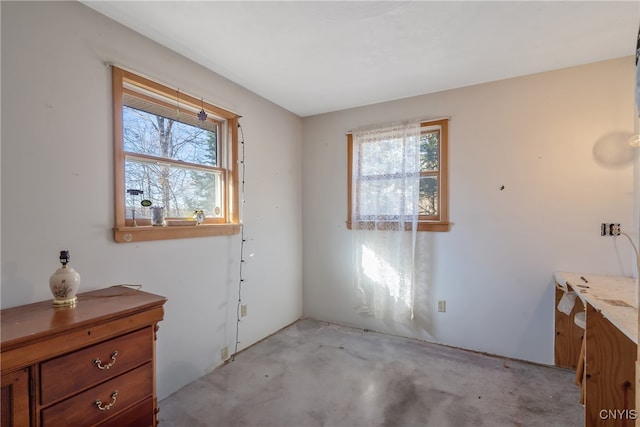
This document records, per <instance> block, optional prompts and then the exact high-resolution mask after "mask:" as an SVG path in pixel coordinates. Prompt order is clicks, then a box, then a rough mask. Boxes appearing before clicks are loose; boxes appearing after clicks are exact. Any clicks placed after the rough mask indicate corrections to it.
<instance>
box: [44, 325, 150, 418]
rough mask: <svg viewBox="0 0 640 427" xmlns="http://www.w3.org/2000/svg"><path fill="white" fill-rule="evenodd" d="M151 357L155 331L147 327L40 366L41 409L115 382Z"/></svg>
mask: <svg viewBox="0 0 640 427" xmlns="http://www.w3.org/2000/svg"><path fill="white" fill-rule="evenodd" d="M152 357H153V329H152V328H151V327H147V328H144V329H141V330H139V331H136V332H132V333H130V334H127V335H123V336H121V337H118V338H114V339H112V340H109V341H105V342H103V343H100V344H96V345H94V346H91V347H87V348H85V349H82V350H79V351H76V352H73V353H70V354H66V355H64V356H60V357H57V358H55V359H52V360H49V361H47V362H44V363H41V364H40V402H41V405H42V406H46V405H48V404H49V403H52V402H55V401H57V400H60V399H62V398H65V397H67V396H70V395H71V394H73V393H76V392H77V391H78V390H83V389H86V388H89V387H92V386H94V385H96V384H99V383H101V382H103V381H106V380H109V379H111V378H114V377H116V376H118V375H120V374H122V373H123V372H126V371H128V370H130V369H132V368H135V367H136V366H139V365H141V364H143V363H145V362H147V361H150V360H151V359H152ZM101 368H102V369H101Z"/></svg>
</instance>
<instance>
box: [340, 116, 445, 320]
mask: <svg viewBox="0 0 640 427" xmlns="http://www.w3.org/2000/svg"><path fill="white" fill-rule="evenodd" d="M447 125H448V121H447V120H438V121H429V122H420V121H408V122H402V123H393V124H389V125H381V126H373V127H368V128H362V129H357V130H355V131H354V132H352V133H351V134H350V135H349V136H348V150H349V151H348V159H349V168H348V176H349V183H348V188H349V199H348V200H349V202H348V209H349V216H348V220H347V226H348V228H349V229H351V230H352V232H353V256H354V259H353V266H354V290H355V298H356V310H357V312H359V313H360V314H364V315H370V316H373V317H375V318H377V319H384V320H387V321H400V322H403V321H407V320H410V319H413V318H414V303H415V300H416V288H417V287H416V280H417V277H418V275H417V274H416V266H417V265H418V264H417V262H416V259H417V258H418V257H419V256H420V254H418V249H419V248H418V240H419V239H418V234H417V232H418V231H425V230H433V231H448V230H449V222H448V209H447V182H446V177H447V176H446V173H447V130H448V126H447Z"/></svg>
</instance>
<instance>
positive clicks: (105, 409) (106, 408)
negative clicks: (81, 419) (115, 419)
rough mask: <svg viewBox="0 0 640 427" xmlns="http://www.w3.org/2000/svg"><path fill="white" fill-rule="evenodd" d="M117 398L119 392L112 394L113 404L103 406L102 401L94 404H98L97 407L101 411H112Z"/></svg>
mask: <svg viewBox="0 0 640 427" xmlns="http://www.w3.org/2000/svg"><path fill="white" fill-rule="evenodd" d="M117 398H118V390H116V391H114V392H113V393H111V403H109V404H107V405H104V406H103V405H102V400H100V399H98V400H96V401H95V402H94V403H95V404H96V406H97V407H98V409H99V410H101V411H108V410H109V409H111V407H112V406H113V405H115V404H116V399H117Z"/></svg>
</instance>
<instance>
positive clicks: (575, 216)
mask: <svg viewBox="0 0 640 427" xmlns="http://www.w3.org/2000/svg"><path fill="white" fill-rule="evenodd" d="M470 72H471V71H470ZM633 75H634V60H633V58H632V57H629V58H623V59H619V60H613V61H607V62H602V63H596V64H591V65H586V66H581V67H576V68H571V69H565V70H560V71H554V72H549V73H544V74H538V75H532V76H527V77H522V78H515V79H510V80H504V81H499V82H494V83H489V84H483V85H478V86H472V87H467V88H462V89H457V90H449V91H445V92H440V93H436V94H431V95H424V96H417V97H413V98H409V99H403V100H398V101H394V102H387V103H382V104H377V105H371V106H367V107H362V108H355V109H350V110H346V111H339V112H334V113H329V114H324V115H319V116H314V117H308V118H304V119H303V144H304V146H303V151H302V159H303V162H302V168H303V171H304V183H303V230H304V312H305V315H308V316H310V317H315V318H318V319H321V320H326V321H331V322H338V323H342V324H348V325H353V326H357V327H362V328H369V329H373V330H378V331H384V332H389V333H394V334H400V335H405V336H411V337H416V338H420V339H426V340H431V341H437V342H442V343H446V344H449V345H454V346H459V347H464V348H468V349H473V350H479V351H484V352H489V353H495V354H500V355H506V356H509V357H514V358H520V359H526V360H531V361H535V362H541V363H549V364H551V363H553V314H554V311H553V310H554V291H553V272H554V271H556V270H566V271H576V272H584V273H600V274H621V275H634V274H635V271H634V269H633V263H632V261H633V252H632V249H631V247H630V246H629V244H628V242H627V241H626V239H624V238H619V239H613V238H605V237H601V236H600V223H601V222H620V223H621V224H622V227H623V229H626V230H627V231H629V232H632V233H636V234H637V232H636V231H635V230H634V218H633V203H634V201H633V191H634V189H633V157H634V153H633V151H632V150H631V148H629V147H628V146H627V145H626V140H627V138H628V137H629V136H630V135H631V133H632V131H633V120H632V119H633ZM442 116H451V118H452V120H451V124H450V167H451V172H450V194H451V197H450V199H451V204H450V208H451V209H450V212H451V215H450V219H451V221H452V222H453V226H452V228H451V231H450V232H448V233H421V235H420V236H421V240H422V242H421V247H422V256H421V262H422V267H423V268H424V269H426V270H427V271H428V273H429V274H428V277H427V279H426V280H425V281H424V282H422V283H420V284H419V294H420V298H419V299H420V301H419V303H418V307H417V317H416V320H415V321H413V322H405V323H402V324H398V323H396V324H394V323H390V322H382V321H379V320H375V319H371V318H367V317H360V316H359V315H358V314H356V313H355V311H354V310H353V307H354V306H355V305H356V304H355V299H354V297H353V292H352V274H351V270H352V267H351V261H352V257H351V245H352V242H351V234H350V232H349V231H348V230H347V229H346V226H345V220H346V216H347V213H346V210H347V206H346V203H347V192H346V188H347V187H346V186H347V183H346V179H347V165H346V136H345V133H346V132H347V131H349V130H351V129H354V128H357V127H358V126H362V125H367V124H375V123H384V122H388V121H393V120H401V119H410V118H434V117H442ZM503 185H504V187H505V188H504V190H502V191H501V190H500V187H501V186H503ZM440 299H444V300H446V301H447V312H446V313H438V312H436V307H437V305H436V302H437V300H440Z"/></svg>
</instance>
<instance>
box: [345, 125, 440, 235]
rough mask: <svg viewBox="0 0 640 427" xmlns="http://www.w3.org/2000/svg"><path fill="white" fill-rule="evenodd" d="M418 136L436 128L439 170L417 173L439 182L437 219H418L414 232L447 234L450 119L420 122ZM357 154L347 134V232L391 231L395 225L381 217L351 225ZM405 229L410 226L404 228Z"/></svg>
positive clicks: (358, 221)
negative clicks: (367, 230) (354, 168)
mask: <svg viewBox="0 0 640 427" xmlns="http://www.w3.org/2000/svg"><path fill="white" fill-rule="evenodd" d="M420 127H421V129H424V131H422V130H421V133H428V132H429V131H430V129H433V128H434V127H439V129H440V141H439V144H438V148H439V159H438V170H437V172H436V171H420V176H421V177H423V176H436V177H437V180H438V190H437V192H438V193H437V194H438V215H420V216H418V221H417V231H450V230H451V223H450V222H449V180H448V176H449V119H446V118H445V119H438V120H428V121H423V122H420ZM355 155H356V153H354V148H353V134H352V133H348V134H347V215H348V216H347V222H346V223H347V229H349V230H354V229H356V230H361V229H374V228H376V227H377V228H381V227H382V228H386V229H388V228H393V225H394V224H395V222H393V221H385V220H384V217H383V216H379V217H377V220H376V221H372V220H367V219H360V220H357V221H356V223H355V224H354V223H353V221H352V214H353V207H354V203H353V200H352V190H353V188H352V177H353V160H354V156H355ZM405 226H409V227H410V226H411V224H406V225H405Z"/></svg>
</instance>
